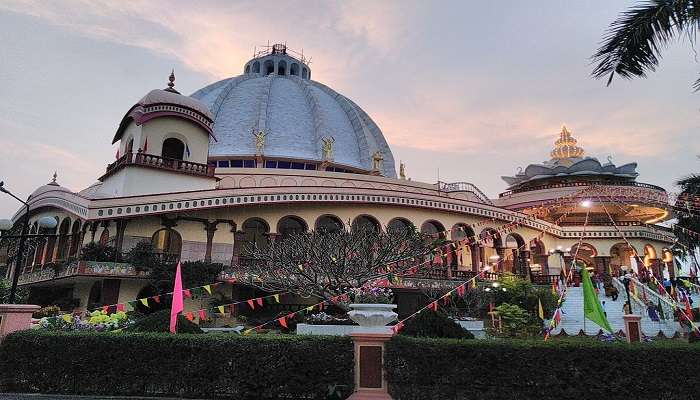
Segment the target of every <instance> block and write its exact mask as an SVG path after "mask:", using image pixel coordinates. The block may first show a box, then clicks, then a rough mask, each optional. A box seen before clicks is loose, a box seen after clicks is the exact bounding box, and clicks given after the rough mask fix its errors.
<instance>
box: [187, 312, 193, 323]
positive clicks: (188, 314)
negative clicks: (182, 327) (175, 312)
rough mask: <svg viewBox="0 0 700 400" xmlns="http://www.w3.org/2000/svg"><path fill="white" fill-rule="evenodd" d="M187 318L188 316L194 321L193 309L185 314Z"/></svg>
mask: <svg viewBox="0 0 700 400" xmlns="http://www.w3.org/2000/svg"><path fill="white" fill-rule="evenodd" d="M185 318H187V319H188V320H189V321H194V314H193V313H192V311H190V312H188V313H187V314H185Z"/></svg>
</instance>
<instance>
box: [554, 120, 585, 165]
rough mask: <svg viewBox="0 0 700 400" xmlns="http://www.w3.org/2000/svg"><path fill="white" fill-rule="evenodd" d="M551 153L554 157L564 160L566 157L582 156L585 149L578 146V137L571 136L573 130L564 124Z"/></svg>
mask: <svg viewBox="0 0 700 400" xmlns="http://www.w3.org/2000/svg"><path fill="white" fill-rule="evenodd" d="M549 154H550V156H552V159H555V160H563V159H566V158H581V157H583V154H584V151H583V149H582V148H581V147H579V146H576V139H574V138H573V136H571V132H569V130H568V129H566V125H562V126H561V132H559V139H557V141H556V142H554V150H552V151H551V152H550V153H549Z"/></svg>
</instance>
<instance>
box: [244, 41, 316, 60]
mask: <svg viewBox="0 0 700 400" xmlns="http://www.w3.org/2000/svg"><path fill="white" fill-rule="evenodd" d="M258 48H260V50H259V49H258ZM275 54H282V55H286V56H289V57H291V58H293V59H295V60H297V61H300V62H302V63H304V64H306V65H311V58H310V57H309V58H306V57H304V49H301V52H298V51H294V50H292V49H290V48H288V47H287V43H286V42H285V43H275V44H272V45H271V44H270V42H268V43H267V44H266V45H262V46H255V48H254V49H253V58H258V57H264V56H269V55H275Z"/></svg>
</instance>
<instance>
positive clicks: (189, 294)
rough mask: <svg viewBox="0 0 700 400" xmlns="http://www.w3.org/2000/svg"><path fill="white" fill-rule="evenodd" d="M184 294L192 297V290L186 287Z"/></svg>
mask: <svg viewBox="0 0 700 400" xmlns="http://www.w3.org/2000/svg"><path fill="white" fill-rule="evenodd" d="M182 294H183V295H185V297H187V298H188V299H189V298H190V297H192V291H190V289H184V290H183V291H182Z"/></svg>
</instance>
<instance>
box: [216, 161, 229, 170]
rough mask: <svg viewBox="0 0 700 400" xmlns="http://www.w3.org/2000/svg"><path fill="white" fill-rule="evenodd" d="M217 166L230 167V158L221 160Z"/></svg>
mask: <svg viewBox="0 0 700 400" xmlns="http://www.w3.org/2000/svg"><path fill="white" fill-rule="evenodd" d="M217 166H218V167H219V168H228V167H229V161H228V160H219V161H218V163H217Z"/></svg>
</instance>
